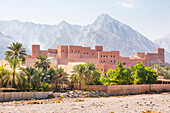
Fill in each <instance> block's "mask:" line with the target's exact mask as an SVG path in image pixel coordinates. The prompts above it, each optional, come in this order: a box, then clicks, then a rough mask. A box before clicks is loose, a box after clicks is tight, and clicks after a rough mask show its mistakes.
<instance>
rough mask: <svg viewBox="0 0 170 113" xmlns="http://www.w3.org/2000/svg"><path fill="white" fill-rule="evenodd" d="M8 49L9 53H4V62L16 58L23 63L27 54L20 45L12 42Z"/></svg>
mask: <svg viewBox="0 0 170 113" xmlns="http://www.w3.org/2000/svg"><path fill="white" fill-rule="evenodd" d="M8 49H9V51H6V52H5V55H6V58H5V59H6V60H9V59H13V58H14V59H16V58H17V57H18V58H19V59H22V63H24V62H25V55H27V54H26V50H25V48H23V45H22V43H18V42H16V43H14V42H13V43H12V44H10V46H9V47H8Z"/></svg>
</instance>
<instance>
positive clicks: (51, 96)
mask: <svg viewBox="0 0 170 113" xmlns="http://www.w3.org/2000/svg"><path fill="white" fill-rule="evenodd" d="M51 98H55V97H54V95H53V94H50V95H48V97H47V99H51Z"/></svg>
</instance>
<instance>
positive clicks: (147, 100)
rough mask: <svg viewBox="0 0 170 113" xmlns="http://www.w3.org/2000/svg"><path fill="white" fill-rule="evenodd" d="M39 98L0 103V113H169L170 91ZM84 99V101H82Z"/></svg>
mask: <svg viewBox="0 0 170 113" xmlns="http://www.w3.org/2000/svg"><path fill="white" fill-rule="evenodd" d="M62 100H63V101H61V103H56V102H60V101H58V100H57V99H51V100H39V102H40V103H41V104H27V103H28V101H19V102H3V103H0V113H2V112H3V113H9V112H12V113H13V112H15V113H20V112H22V113H80V112H81V113H110V112H114V113H141V112H142V111H146V110H150V111H152V112H157V113H159V112H161V113H170V93H162V94H142V95H131V96H115V97H108V98H83V99H81V100H82V101H81V102H77V101H75V100H76V99H74V98H64V99H62ZM83 100H84V101H83Z"/></svg>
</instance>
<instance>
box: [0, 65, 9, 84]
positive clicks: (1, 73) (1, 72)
mask: <svg viewBox="0 0 170 113" xmlns="http://www.w3.org/2000/svg"><path fill="white" fill-rule="evenodd" d="M5 66H6V64H3V62H2V65H1V66H0V78H1V87H3V86H4V85H3V83H4V80H5V76H8V75H9V74H10V71H9V70H7V69H5Z"/></svg>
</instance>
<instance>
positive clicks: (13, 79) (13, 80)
mask: <svg viewBox="0 0 170 113" xmlns="http://www.w3.org/2000/svg"><path fill="white" fill-rule="evenodd" d="M12 77H13V78H12V87H13V88H14V87H15V72H13V74H12Z"/></svg>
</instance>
